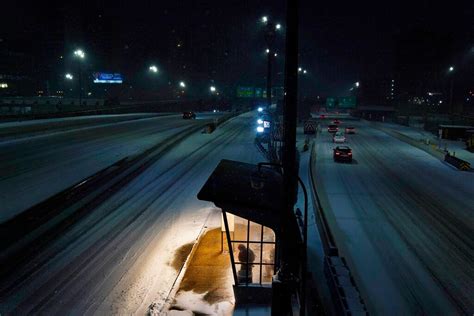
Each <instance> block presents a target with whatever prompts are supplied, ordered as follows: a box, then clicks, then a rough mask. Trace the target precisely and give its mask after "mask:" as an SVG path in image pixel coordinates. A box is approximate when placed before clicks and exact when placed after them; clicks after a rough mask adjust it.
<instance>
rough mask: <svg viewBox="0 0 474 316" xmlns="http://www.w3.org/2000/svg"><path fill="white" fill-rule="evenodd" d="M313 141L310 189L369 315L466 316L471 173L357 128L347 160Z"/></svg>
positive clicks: (472, 281)
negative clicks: (314, 177) (314, 186)
mask: <svg viewBox="0 0 474 316" xmlns="http://www.w3.org/2000/svg"><path fill="white" fill-rule="evenodd" d="M326 123H327V122H325V123H324V124H323V125H322V133H321V134H320V135H319V137H318V140H317V161H316V174H317V184H318V192H319V194H320V196H321V197H322V200H323V204H325V205H324V206H325V208H326V214H327V216H328V219H329V224H330V226H331V229H332V231H333V233H334V235H335V238H336V242H337V244H338V246H339V247H340V249H341V250H342V255H343V256H345V257H346V258H347V259H348V261H349V263H350V266H351V270H352V272H353V273H354V275H355V276H356V280H357V283H358V286H359V288H360V289H361V291H362V293H363V294H364V296H365V298H366V300H367V302H368V306H369V310H370V312H372V313H374V314H377V315H414V314H417V315H420V314H426V315H454V314H460V313H461V314H464V313H465V314H469V315H472V313H473V312H474V173H470V172H461V171H458V170H455V169H453V168H452V167H451V166H449V165H447V164H445V163H444V162H441V161H439V160H438V159H436V158H434V157H432V156H430V155H429V154H427V153H426V152H424V151H421V150H419V149H416V148H415V147H412V146H410V145H408V144H406V143H404V142H401V141H399V140H397V139H395V138H393V137H391V136H389V135H387V134H385V133H383V132H382V131H379V130H377V129H374V128H372V127H370V126H369V125H367V124H366V123H363V122H355V123H349V122H343V124H342V126H341V127H342V128H344V126H348V125H354V126H355V127H356V129H357V132H356V134H355V135H346V136H347V138H348V141H347V143H346V145H349V146H350V147H351V148H352V150H353V157H354V161H353V163H352V164H348V163H336V162H334V161H333V157H332V154H333V153H332V149H333V148H334V147H335V146H336V145H335V144H333V143H332V137H331V135H330V134H329V133H328V132H327V124H326Z"/></svg>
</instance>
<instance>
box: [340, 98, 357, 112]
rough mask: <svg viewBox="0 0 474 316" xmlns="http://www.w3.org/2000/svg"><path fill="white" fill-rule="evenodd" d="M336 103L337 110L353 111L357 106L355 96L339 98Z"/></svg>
mask: <svg viewBox="0 0 474 316" xmlns="http://www.w3.org/2000/svg"><path fill="white" fill-rule="evenodd" d="M338 101H339V102H338V108H340V109H354V108H355V107H356V105H357V98H356V97H355V96H351V97H340V98H339V100H338Z"/></svg>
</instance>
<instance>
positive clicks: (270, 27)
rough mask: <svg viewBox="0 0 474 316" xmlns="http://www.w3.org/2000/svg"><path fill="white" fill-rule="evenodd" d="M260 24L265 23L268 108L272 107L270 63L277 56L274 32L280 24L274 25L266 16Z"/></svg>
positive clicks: (279, 27) (278, 28)
mask: <svg viewBox="0 0 474 316" xmlns="http://www.w3.org/2000/svg"><path fill="white" fill-rule="evenodd" d="M262 22H263V23H265V25H266V29H265V42H266V44H267V50H266V52H267V104H268V108H270V106H271V105H272V62H273V58H274V57H276V56H277V54H276V53H275V52H274V51H273V44H274V43H275V35H276V31H277V30H280V29H281V24H279V23H278V24H276V25H275V23H273V22H272V21H270V19H269V18H268V17H267V16H264V17H262Z"/></svg>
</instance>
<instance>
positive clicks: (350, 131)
mask: <svg viewBox="0 0 474 316" xmlns="http://www.w3.org/2000/svg"><path fill="white" fill-rule="evenodd" d="M355 133H356V129H355V127H354V126H348V127H346V134H355Z"/></svg>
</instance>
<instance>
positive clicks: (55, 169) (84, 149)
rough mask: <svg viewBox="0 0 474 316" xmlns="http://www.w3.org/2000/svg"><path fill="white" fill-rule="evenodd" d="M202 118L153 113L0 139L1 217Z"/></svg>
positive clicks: (16, 211) (17, 210) (139, 150)
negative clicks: (8, 139) (14, 138)
mask: <svg viewBox="0 0 474 316" xmlns="http://www.w3.org/2000/svg"><path fill="white" fill-rule="evenodd" d="M208 117H212V116H208ZM210 121H211V120H210ZM202 122H203V121H197V120H183V119H181V117H180V116H171V117H168V116H165V117H152V118H146V119H139V120H132V121H125V122H118V123H114V124H107V125H99V126H94V127H83V128H80V129H74V130H69V131H62V132H54V133H49V134H46V135H39V136H33V137H28V138H24V139H20V140H14V141H5V142H0V152H1V153H2V154H1V155H0V205H1V211H0V222H3V221H5V220H7V219H9V218H11V217H13V216H15V215H16V214H18V213H19V212H22V211H24V210H25V209H26V208H28V207H31V206H32V205H34V204H36V203H39V202H40V201H42V200H44V199H46V198H48V197H50V196H51V195H53V194H55V193H57V192H59V191H61V190H64V189H66V188H68V187H69V186H71V185H73V184H75V183H77V182H79V181H81V180H82V179H85V178H86V177H88V176H90V175H92V174H94V173H95V172H97V171H99V170H101V169H103V168H106V167H108V166H110V165H111V164H113V163H115V162H116V161H119V160H120V159H122V158H125V157H127V156H130V155H134V154H137V153H140V152H142V151H144V150H145V149H147V148H149V147H151V146H153V145H155V144H157V143H159V142H162V141H163V140H165V139H166V138H168V137H169V136H171V135H174V134H176V133H178V132H180V131H183V130H184V129H186V128H188V127H190V126H193V125H195V124H202Z"/></svg>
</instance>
